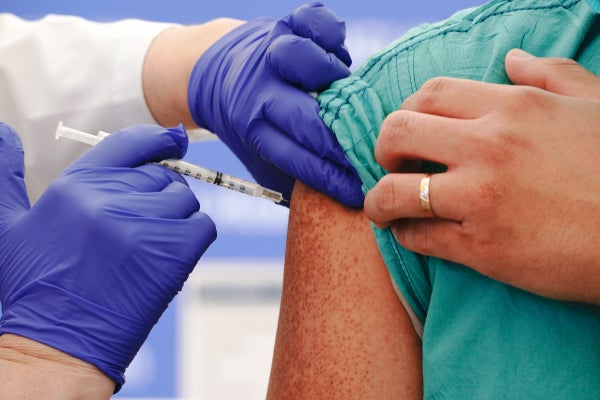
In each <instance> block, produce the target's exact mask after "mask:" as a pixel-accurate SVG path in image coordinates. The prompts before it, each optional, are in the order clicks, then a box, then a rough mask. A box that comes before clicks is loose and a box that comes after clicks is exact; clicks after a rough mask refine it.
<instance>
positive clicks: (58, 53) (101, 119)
mask: <svg viewBox="0 0 600 400" xmlns="http://www.w3.org/2000/svg"><path fill="white" fill-rule="evenodd" d="M168 26H171V24H165V23H157V22H147V21H140V20H133V19H130V20H122V21H117V22H110V23H96V22H91V21H88V20H84V19H82V18H78V17H73V16H58V15H49V16H46V17H45V18H43V19H41V20H38V21H26V20H23V19H20V18H18V17H16V16H14V15H11V14H0V120H1V121H3V122H6V123H7V124H9V125H11V126H12V127H13V128H15V129H16V130H17V132H19V134H20V136H21V139H22V141H23V146H24V149H25V165H26V172H25V178H26V179H25V181H26V183H27V187H28V191H29V196H30V198H31V200H32V201H35V200H36V199H37V198H38V197H39V196H40V195H41V193H42V192H43V191H44V189H45V188H46V187H47V185H48V184H49V183H50V182H51V181H52V180H53V179H54V178H55V177H56V176H57V175H58V174H59V173H60V171H61V170H62V169H64V168H65V167H66V166H67V165H68V164H69V163H70V162H71V161H73V160H74V159H75V158H76V157H77V156H79V155H80V154H81V153H82V152H83V151H85V150H86V149H87V147H86V146H85V145H82V144H78V143H74V142H71V141H67V140H65V139H62V140H55V139H54V132H55V129H56V125H57V123H58V122H59V121H61V120H62V121H63V122H64V124H65V125H66V126H70V127H73V128H77V129H81V130H86V131H89V132H96V131H98V130H104V131H109V132H110V131H114V130H117V129H120V128H122V127H125V126H128V125H132V124H137V123H155V121H154V119H153V118H152V115H151V113H150V111H149V110H148V107H147V105H146V102H145V100H144V94H143V90H142V66H143V61H144V56H145V54H146V51H147V49H148V47H149V46H150V43H151V42H152V39H153V38H154V37H155V36H156V35H157V34H158V33H159V32H160V31H162V30H163V29H165V28H167V27H168Z"/></svg>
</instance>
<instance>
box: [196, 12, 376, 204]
mask: <svg viewBox="0 0 600 400" xmlns="http://www.w3.org/2000/svg"><path fill="white" fill-rule="evenodd" d="M345 36H346V28H345V24H344V22H343V21H342V20H340V19H339V18H338V17H337V16H336V15H335V14H333V13H332V12H331V11H330V10H329V9H327V8H326V7H325V6H323V5H322V4H320V3H311V4H308V5H305V6H302V7H300V8H298V9H296V10H295V11H293V12H292V13H291V14H289V15H287V16H286V17H284V18H282V19H281V20H279V21H275V20H272V19H268V18H259V19H256V20H253V21H250V22H248V23H246V24H244V25H242V26H240V27H238V28H237V29H234V30H233V31H232V32H230V33H228V34H227V35H225V36H224V37H223V38H221V39H220V40H219V41H217V43H215V44H214V45H213V46H211V47H210V48H209V49H208V50H207V51H206V52H205V53H204V54H203V55H202V56H201V57H200V59H199V60H198V62H197V63H196V65H195V66H194V69H193V71H192V74H191V77H190V83H189V88H188V102H189V107H190V111H191V114H192V117H193V118H194V120H195V121H196V123H197V124H198V125H199V126H201V127H203V128H206V129H208V130H210V131H212V132H214V133H215V134H217V135H218V136H219V137H220V138H221V140H222V141H223V142H224V143H225V144H227V146H228V147H229V148H230V149H231V150H232V151H233V152H234V153H235V155H236V156H237V157H238V158H239V159H240V160H241V161H242V162H243V163H244V165H245V166H246V168H248V170H249V171H250V172H251V173H252V175H253V176H254V178H255V179H256V180H257V181H258V183H260V184H262V185H263V186H266V187H269V188H271V189H274V190H277V191H279V192H282V193H283V195H284V197H285V198H286V199H288V200H289V198H290V194H291V191H292V187H293V182H294V179H293V178H297V179H299V180H301V181H303V182H305V183H306V184H308V185H310V186H312V187H313V188H315V189H317V190H320V191H322V192H325V193H327V194H329V195H330V196H332V197H335V198H337V199H338V200H339V201H341V202H342V203H345V204H347V205H350V206H355V207H362V204H363V200H364V196H363V194H362V192H361V189H360V180H359V178H358V175H357V174H356V171H355V170H354V168H353V167H352V166H351V165H350V164H349V162H348V161H347V160H346V157H345V156H344V153H343V151H342V149H341V147H340V146H339V144H338V143H337V141H336V139H335V137H334V136H333V134H332V133H331V132H330V131H329V129H327V127H326V126H325V125H324V124H323V122H322V120H321V118H320V117H319V105H318V103H317V102H316V101H315V100H314V99H313V98H311V97H310V96H309V95H308V94H307V93H306V91H318V90H322V89H324V88H326V87H327V86H328V85H329V84H330V83H331V82H333V81H334V80H337V79H340V78H344V77H346V76H348V75H349V74H350V70H349V69H348V66H349V65H350V63H351V60H350V55H349V54H348V52H347V50H346V48H345V46H344V40H345ZM292 177H293V178H292Z"/></svg>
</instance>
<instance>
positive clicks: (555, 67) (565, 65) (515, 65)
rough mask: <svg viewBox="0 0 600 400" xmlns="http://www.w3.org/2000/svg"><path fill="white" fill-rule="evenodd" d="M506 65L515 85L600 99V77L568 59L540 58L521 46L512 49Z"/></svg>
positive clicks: (507, 56)
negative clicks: (520, 47)
mask: <svg viewBox="0 0 600 400" xmlns="http://www.w3.org/2000/svg"><path fill="white" fill-rule="evenodd" d="M505 66H506V73H507V74H508V77H509V78H510V80H511V81H512V82H513V83H514V84H517V85H527V86H535V87H537V88H540V89H544V90H547V91H549V92H553V93H556V94H561V95H565V96H572V97H579V98H587V99H592V100H600V79H599V78H598V77H597V76H596V75H594V74H592V73H591V72H589V71H588V70H586V69H585V68H583V67H582V66H581V65H579V64H578V63H577V62H575V61H573V60H570V59H568V58H541V57H535V56H533V55H531V54H529V53H527V52H525V51H523V50H521V49H513V50H511V51H509V52H508V54H507V55H506V59H505Z"/></svg>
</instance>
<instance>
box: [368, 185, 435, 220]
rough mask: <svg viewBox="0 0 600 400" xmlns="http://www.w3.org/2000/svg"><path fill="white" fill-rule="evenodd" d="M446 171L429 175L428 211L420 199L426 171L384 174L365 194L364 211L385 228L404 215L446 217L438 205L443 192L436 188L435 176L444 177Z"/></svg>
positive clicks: (404, 216) (411, 216)
mask: <svg viewBox="0 0 600 400" xmlns="http://www.w3.org/2000/svg"><path fill="white" fill-rule="evenodd" d="M442 175H443V174H436V175H433V176H431V177H430V179H429V184H428V185H427V189H428V190H427V192H428V199H429V202H428V203H429V207H430V209H431V211H432V212H433V213H432V212H429V211H427V210H426V209H425V208H424V203H423V201H422V199H421V195H420V193H421V188H422V183H424V182H426V181H424V178H426V177H427V176H428V175H424V174H388V175H386V176H384V177H383V178H381V180H380V181H379V182H377V184H376V185H375V186H374V187H373V188H371V190H369V191H368V192H367V195H366V196H365V203H364V210H365V215H366V216H367V218H369V219H370V220H371V221H372V222H373V223H374V224H375V225H377V226H378V227H379V228H386V227H388V226H390V225H392V224H393V223H394V222H395V221H397V220H399V219H405V218H432V217H435V216H438V217H445V215H446V210H445V209H444V207H442V206H440V210H438V207H437V206H436V204H437V203H436V199H438V198H439V196H441V195H440V193H439V192H438V191H437V190H436V188H435V182H434V181H436V180H438V181H439V180H440V179H442V180H443V178H444V177H443V176H442ZM440 204H441V203H440Z"/></svg>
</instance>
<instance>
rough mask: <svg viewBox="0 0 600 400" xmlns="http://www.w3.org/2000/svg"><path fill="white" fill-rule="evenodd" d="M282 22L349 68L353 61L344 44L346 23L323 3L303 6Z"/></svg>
mask: <svg viewBox="0 0 600 400" xmlns="http://www.w3.org/2000/svg"><path fill="white" fill-rule="evenodd" d="M280 22H282V23H284V24H286V25H287V26H288V27H289V28H290V29H291V30H292V32H293V33H295V34H296V35H298V36H302V37H305V38H308V39H311V40H313V41H314V42H315V43H316V44H318V45H319V46H321V47H322V48H323V49H325V50H326V51H327V52H329V53H333V54H335V56H336V57H337V58H339V59H340V60H341V61H342V62H343V63H344V64H346V65H347V66H348V67H349V66H350V65H351V64H352V59H351V57H350V53H348V49H346V46H345V44H344V41H345V40H346V23H345V22H344V21H343V20H342V19H340V17H338V16H337V15H335V14H334V13H333V12H332V11H331V10H330V9H329V8H327V7H326V6H324V5H323V4H322V3H319V2H314V3H310V4H306V5H303V6H301V7H299V8H297V9H295V10H294V11H292V12H291V13H290V14H288V15H286V16H285V17H283V18H282V19H281V20H280Z"/></svg>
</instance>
